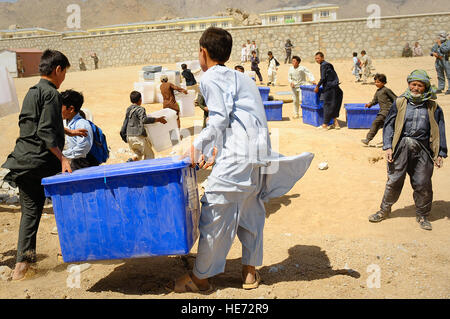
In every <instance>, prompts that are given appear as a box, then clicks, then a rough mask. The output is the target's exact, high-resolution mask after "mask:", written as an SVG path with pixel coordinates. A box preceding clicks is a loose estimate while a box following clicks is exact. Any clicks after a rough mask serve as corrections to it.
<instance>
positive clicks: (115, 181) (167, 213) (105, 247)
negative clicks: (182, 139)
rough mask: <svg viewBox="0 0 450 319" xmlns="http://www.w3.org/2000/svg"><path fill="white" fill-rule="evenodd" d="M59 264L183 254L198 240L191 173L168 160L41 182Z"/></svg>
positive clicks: (196, 204) (184, 165) (183, 164)
mask: <svg viewBox="0 0 450 319" xmlns="http://www.w3.org/2000/svg"><path fill="white" fill-rule="evenodd" d="M42 185H44V188H45V194H46V196H51V198H52V203H53V209H54V213H55V219H56V224H57V227H58V235H59V241H60V245H61V251H62V255H63V260H64V262H80V261H90V260H108V259H123V258H138V257H149V256H165V255H183V254H188V253H189V251H190V250H191V248H192V246H193V245H194V243H195V241H196V240H197V238H198V221H199V217H200V203H199V194H198V189H197V180H196V172H195V169H193V168H190V167H189V163H188V162H187V161H180V160H178V159H173V158H163V159H155V160H145V161H140V162H133V163H124V164H116V165H104V166H97V167H90V168H86V169H81V170H78V171H75V172H74V173H73V174H60V175H56V176H53V177H49V178H45V179H43V180H42Z"/></svg>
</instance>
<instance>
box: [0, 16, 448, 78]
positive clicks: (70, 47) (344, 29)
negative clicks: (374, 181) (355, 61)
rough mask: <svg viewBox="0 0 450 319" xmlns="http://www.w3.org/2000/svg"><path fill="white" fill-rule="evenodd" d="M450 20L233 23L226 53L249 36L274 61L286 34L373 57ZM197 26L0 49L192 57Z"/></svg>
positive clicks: (302, 50) (298, 46)
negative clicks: (377, 25) (376, 24)
mask: <svg viewBox="0 0 450 319" xmlns="http://www.w3.org/2000/svg"><path fill="white" fill-rule="evenodd" d="M448 25H450V13H440V14H428V15H414V16H398V17H384V18H382V19H381V27H380V28H369V27H368V26H367V19H352V20H337V21H329V22H321V23H318V22H309V23H298V24H290V25H280V26H251V27H234V28H230V29H229V31H230V33H231V34H232V35H233V40H234V48H233V54H232V57H231V59H232V60H233V61H240V52H241V47H242V44H243V43H244V42H246V41H247V39H249V40H255V41H256V42H257V44H258V45H259V48H260V52H261V57H262V58H263V61H265V58H266V53H267V51H269V50H271V51H273V52H274V55H275V56H276V57H278V59H279V60H280V62H281V61H282V60H283V58H284V49H283V47H284V43H285V41H286V39H291V41H292V42H293V44H294V45H295V48H294V50H293V53H294V54H296V55H300V56H301V57H302V58H303V59H307V60H312V59H313V56H314V53H315V52H317V51H319V50H321V51H323V52H324V53H325V54H326V57H327V59H328V60H336V59H349V58H351V56H352V52H354V51H356V52H358V53H359V52H361V50H363V49H364V50H366V51H367V52H368V53H369V55H371V56H372V57H373V58H375V59H377V58H393V57H399V56H401V52H402V48H403V46H404V45H405V43H406V42H409V43H410V44H411V45H412V44H413V43H414V42H415V41H419V42H420V43H421V45H422V47H423V49H424V52H425V54H427V53H428V52H429V49H430V48H431V46H432V45H433V43H434V39H435V37H436V34H437V32H438V31H440V30H442V29H445V26H448ZM201 33H202V32H201V31H192V32H186V31H181V30H180V29H173V30H156V31H144V32H139V33H122V34H110V35H97V36H81V37H62V36H60V35H56V36H43V37H33V38H28V39H2V40H0V50H2V49H8V48H38V49H42V50H44V49H46V48H52V49H56V50H60V51H62V52H64V53H65V54H66V55H67V56H68V57H69V59H70V61H71V63H72V65H73V66H74V67H73V68H72V70H77V69H78V59H79V58H80V57H83V58H84V60H85V63H86V65H87V66H88V68H92V65H93V63H92V59H91V58H90V57H89V55H90V53H91V52H96V53H97V55H98V56H99V59H100V67H111V66H126V65H136V64H157V63H174V62H178V61H183V60H192V59H197V58H198V40H199V38H200V36H201Z"/></svg>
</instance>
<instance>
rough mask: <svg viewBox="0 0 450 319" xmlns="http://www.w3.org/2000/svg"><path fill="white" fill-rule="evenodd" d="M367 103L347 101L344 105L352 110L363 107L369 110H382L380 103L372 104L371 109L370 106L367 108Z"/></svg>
mask: <svg viewBox="0 0 450 319" xmlns="http://www.w3.org/2000/svg"><path fill="white" fill-rule="evenodd" d="M365 105H366V104H365V103H364V104H363V103H347V104H344V107H345V109H346V110H350V111H357V110H362V109H366V110H367V111H369V110H375V111H379V110H380V105H379V104H376V105H374V106H372V107H371V108H370V109H369V108H365V107H364V106H365Z"/></svg>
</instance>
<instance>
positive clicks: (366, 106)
mask: <svg viewBox="0 0 450 319" xmlns="http://www.w3.org/2000/svg"><path fill="white" fill-rule="evenodd" d="M364 107H365V108H368V109H370V108H371V107H372V105H370V104H366V105H364Z"/></svg>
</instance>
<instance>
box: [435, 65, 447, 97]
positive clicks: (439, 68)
mask: <svg viewBox="0 0 450 319" xmlns="http://www.w3.org/2000/svg"><path fill="white" fill-rule="evenodd" d="M435 67H436V73H437V78H438V85H439V86H438V89H439V90H442V91H443V90H445V78H446V76H447V82H448V90H450V61H444V60H440V59H436V65H435Z"/></svg>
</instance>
